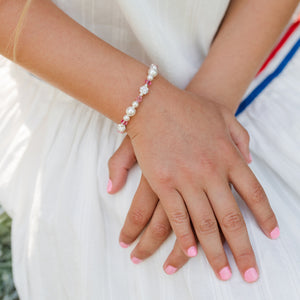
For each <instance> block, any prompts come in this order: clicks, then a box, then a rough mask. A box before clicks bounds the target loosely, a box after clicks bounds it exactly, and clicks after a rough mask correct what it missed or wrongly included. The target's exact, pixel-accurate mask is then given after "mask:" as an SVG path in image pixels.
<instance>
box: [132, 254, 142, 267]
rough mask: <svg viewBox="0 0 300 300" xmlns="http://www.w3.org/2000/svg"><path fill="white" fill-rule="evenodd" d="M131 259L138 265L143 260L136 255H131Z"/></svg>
mask: <svg viewBox="0 0 300 300" xmlns="http://www.w3.org/2000/svg"><path fill="white" fill-rule="evenodd" d="M131 261H132V262H133V263H134V264H136V265H137V264H139V263H141V262H142V260H141V259H138V258H137V257H135V256H133V257H131Z"/></svg>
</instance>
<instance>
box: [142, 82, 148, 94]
mask: <svg viewBox="0 0 300 300" xmlns="http://www.w3.org/2000/svg"><path fill="white" fill-rule="evenodd" d="M148 92H149V89H148V86H147V84H144V85H143V86H141V87H140V96H143V95H146V94H148Z"/></svg>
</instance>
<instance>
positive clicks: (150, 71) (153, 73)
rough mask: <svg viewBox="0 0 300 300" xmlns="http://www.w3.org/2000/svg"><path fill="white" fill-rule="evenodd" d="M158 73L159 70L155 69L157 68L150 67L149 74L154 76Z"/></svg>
mask: <svg viewBox="0 0 300 300" xmlns="http://www.w3.org/2000/svg"><path fill="white" fill-rule="evenodd" d="M157 74H158V72H157V70H155V69H150V70H149V71H148V75H150V76H152V77H153V78H154V77H156V76H157Z"/></svg>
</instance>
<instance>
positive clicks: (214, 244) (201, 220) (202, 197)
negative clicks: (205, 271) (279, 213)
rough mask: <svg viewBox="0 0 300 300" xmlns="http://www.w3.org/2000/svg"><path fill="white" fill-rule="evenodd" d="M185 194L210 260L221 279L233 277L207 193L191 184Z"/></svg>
mask: <svg viewBox="0 0 300 300" xmlns="http://www.w3.org/2000/svg"><path fill="white" fill-rule="evenodd" d="M195 195H196V197H195ZM183 196H184V197H185V199H186V204H187V207H188V211H189V214H190V217H191V219H192V223H193V226H194V230H195V232H196V235H197V237H198V239H199V242H200V245H201V247H202V248H203V251H204V252H205V254H206V257H207V260H208V262H209V263H210V265H211V267H212V268H213V270H214V271H215V274H216V276H217V277H218V278H219V279H221V280H228V279H229V278H230V277H231V270H230V266H229V263H228V260H227V256H226V254H225V251H224V248H223V244H222V240H221V236H220V231H219V227H218V224H217V221H216V218H215V215H214V213H213V211H212V207H211V205H210V203H209V200H208V199H207V196H206V194H205V193H204V192H203V190H198V191H197V190H196V188H194V190H193V188H191V186H190V188H189V189H188V190H186V191H185V193H184V194H183Z"/></svg>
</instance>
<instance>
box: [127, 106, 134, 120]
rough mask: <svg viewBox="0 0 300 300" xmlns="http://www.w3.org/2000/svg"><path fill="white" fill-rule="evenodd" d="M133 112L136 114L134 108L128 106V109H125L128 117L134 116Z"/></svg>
mask: <svg viewBox="0 0 300 300" xmlns="http://www.w3.org/2000/svg"><path fill="white" fill-rule="evenodd" d="M135 112H136V110H135V108H134V107H132V106H129V107H127V109H126V114H127V115H128V116H129V117H132V116H134V115H135Z"/></svg>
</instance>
